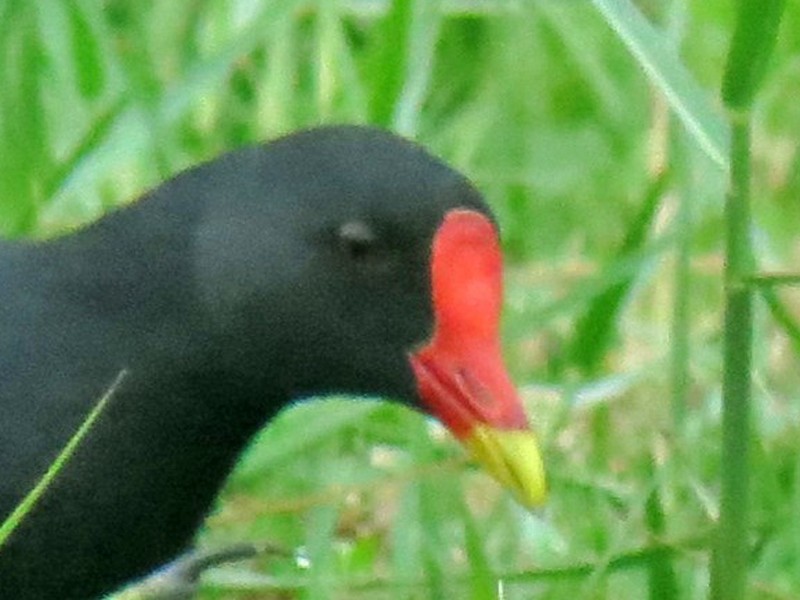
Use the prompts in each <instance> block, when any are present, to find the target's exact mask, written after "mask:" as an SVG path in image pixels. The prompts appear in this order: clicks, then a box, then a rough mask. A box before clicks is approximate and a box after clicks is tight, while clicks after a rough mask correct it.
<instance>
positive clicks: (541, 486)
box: [463, 425, 547, 508]
mask: <svg viewBox="0 0 800 600" xmlns="http://www.w3.org/2000/svg"><path fill="white" fill-rule="evenodd" d="M463 442H464V446H466V448H467V449H468V450H469V451H470V453H471V454H472V456H473V457H474V458H475V460H476V461H478V463H479V464H480V465H481V466H482V467H483V468H484V469H486V471H487V472H488V473H489V474H490V475H492V476H493V477H494V478H495V479H496V480H497V481H498V482H499V483H500V484H502V485H503V486H504V487H505V488H507V489H508V490H509V491H511V493H512V494H513V495H514V497H515V498H516V499H517V501H518V502H519V503H520V504H522V505H523V506H525V507H526V508H534V507H537V506H540V505H542V504H543V503H544V501H545V498H546V496H547V484H546V482H545V473H544V462H543V461H542V455H541V453H540V452H539V445H538V444H537V442H536V437H535V436H534V434H533V432H532V431H530V430H525V429H521V430H518V429H513V430H504V429H496V428H492V427H488V426H486V425H478V426H476V427H474V429H473V430H472V432H471V433H470V435H469V436H467V437H466V438H465V439H464V440H463Z"/></svg>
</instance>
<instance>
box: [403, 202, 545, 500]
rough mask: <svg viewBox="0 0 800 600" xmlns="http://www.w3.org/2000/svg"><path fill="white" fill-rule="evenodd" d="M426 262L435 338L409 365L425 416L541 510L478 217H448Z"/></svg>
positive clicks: (494, 258)
mask: <svg viewBox="0 0 800 600" xmlns="http://www.w3.org/2000/svg"><path fill="white" fill-rule="evenodd" d="M432 250H433V252H432V260H431V270H432V278H431V281H432V289H433V304H434V313H435V321H436V323H435V327H436V328H435V331H434V335H433V338H432V339H431V341H430V343H428V344H427V345H426V346H424V347H423V348H421V349H419V350H418V351H416V352H413V353H412V354H411V355H410V357H409V360H410V362H411V366H412V369H413V371H414V375H415V377H416V381H417V388H418V391H419V394H420V397H421V398H422V400H423V403H424V405H425V406H426V408H427V409H428V410H429V411H430V412H431V413H432V414H433V415H434V416H436V417H437V418H439V419H440V420H441V421H442V422H443V423H444V424H445V426H447V428H448V429H450V431H452V432H453V434H454V435H455V436H456V438H458V439H459V440H460V441H461V442H462V444H463V445H464V446H465V447H466V448H467V449H468V450H469V452H470V453H471V454H472V456H473V457H474V458H475V459H476V460H477V461H478V462H479V463H480V464H481V465H482V466H483V467H484V468H485V469H486V470H487V471H488V472H489V473H490V474H491V475H492V476H494V478H495V479H497V481H498V482H500V483H501V484H502V485H503V486H505V487H506V488H508V489H509V490H510V491H511V492H512V493H513V494H514V496H515V497H516V499H517V500H518V501H519V502H520V503H521V504H522V505H524V506H526V507H534V506H537V505H539V504H541V503H543V502H544V499H545V496H546V484H545V474H544V464H543V461H542V457H541V453H540V452H539V446H538V444H537V441H536V437H535V435H534V433H533V431H532V430H531V428H530V427H529V426H528V420H527V418H526V416H525V412H524V410H523V407H522V402H521V401H520V398H519V396H518V395H517V393H516V390H515V388H514V386H513V384H512V383H511V379H510V377H509V376H508V372H507V370H506V368H505V365H504V363H503V359H502V352H501V349H500V341H499V317H500V307H501V304H502V256H501V254H500V248H499V242H498V239H497V233H496V231H495V228H494V226H493V225H492V223H491V222H490V221H489V220H488V219H487V218H486V217H485V216H483V215H482V214H480V213H477V212H474V211H470V210H454V211H451V212H450V213H448V214H447V215H446V217H445V220H444V222H443V223H442V225H440V227H439V229H438V230H437V232H436V235H435V237H434V242H433V249H432Z"/></svg>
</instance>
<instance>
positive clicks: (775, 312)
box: [759, 287, 800, 357]
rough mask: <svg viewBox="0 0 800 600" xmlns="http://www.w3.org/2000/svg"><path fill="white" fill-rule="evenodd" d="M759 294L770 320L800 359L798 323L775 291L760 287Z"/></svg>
mask: <svg viewBox="0 0 800 600" xmlns="http://www.w3.org/2000/svg"><path fill="white" fill-rule="evenodd" d="M759 292H760V294H761V297H762V298H764V301H765V302H766V303H767V307H769V311H770V314H771V315H772V318H773V319H774V320H775V322H776V323H777V324H778V326H779V327H781V329H783V331H784V333H785V334H786V335H787V336H788V337H789V340H790V341H791V343H792V348H793V349H794V352H795V354H796V355H797V356H798V357H800V323H798V322H797V320H796V319H795V318H794V317H793V316H792V313H791V312H790V311H789V310H788V309H787V308H786V305H785V304H784V303H783V302H781V301H780V298H778V295H777V294H776V293H775V290H773V289H771V288H768V287H762V288H760V289H759Z"/></svg>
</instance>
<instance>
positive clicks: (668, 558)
mask: <svg viewBox="0 0 800 600" xmlns="http://www.w3.org/2000/svg"><path fill="white" fill-rule="evenodd" d="M666 520H667V519H666V515H665V514H664V507H663V506H662V501H661V493H660V490H659V487H658V485H656V486H654V487H653V490H652V491H651V492H650V493H649V494H648V496H647V501H646V502H645V521H646V524H647V530H648V532H649V533H650V534H651V535H652V536H653V537H654V538H655V539H663V538H664V537H665V534H666V532H667V522H666ZM672 554H673V553H672V552H671V551H669V550H665V551H664V552H663V553H656V554H654V555H653V557H652V559H651V561H650V564H649V565H648V566H647V579H648V591H649V598H650V600H676V599H678V598H680V590H679V588H678V578H677V575H676V573H675V566H674V564H673V561H672Z"/></svg>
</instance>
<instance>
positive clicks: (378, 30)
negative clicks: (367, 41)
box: [366, 0, 414, 127]
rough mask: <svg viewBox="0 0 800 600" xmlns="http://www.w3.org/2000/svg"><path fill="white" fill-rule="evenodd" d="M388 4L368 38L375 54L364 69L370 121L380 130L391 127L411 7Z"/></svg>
mask: <svg viewBox="0 0 800 600" xmlns="http://www.w3.org/2000/svg"><path fill="white" fill-rule="evenodd" d="M390 4H391V6H390V8H389V11H388V13H387V14H386V16H384V17H383V19H381V21H380V23H379V24H378V25H377V26H376V27H375V31H374V33H373V34H372V35H373V37H374V41H373V46H374V48H375V50H374V51H373V52H372V53H371V60H370V61H369V63H368V65H367V67H366V77H367V79H368V81H370V82H371V85H370V88H371V93H370V97H369V115H370V121H371V122H372V123H375V124H377V125H383V126H384V127H388V126H389V125H391V122H392V116H393V114H394V110H395V105H396V103H397V99H398V98H399V96H400V92H401V91H402V89H403V83H404V77H405V75H406V68H407V64H406V59H407V57H408V56H409V48H408V37H409V32H410V29H411V22H412V14H413V4H414V3H413V0H393V1H391V2H390Z"/></svg>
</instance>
